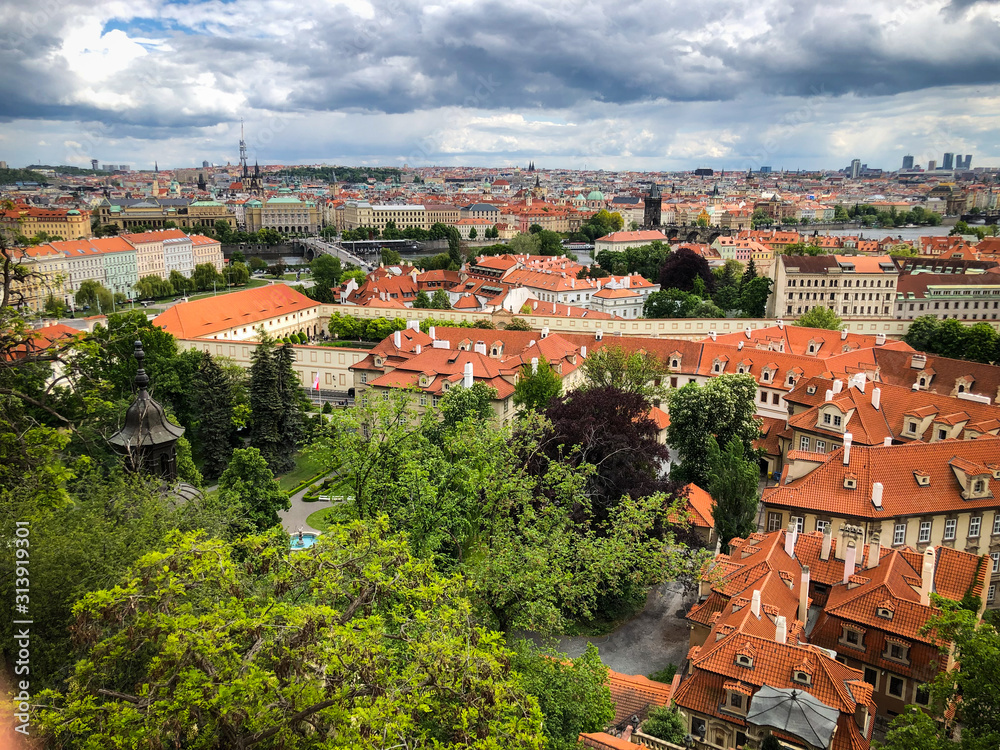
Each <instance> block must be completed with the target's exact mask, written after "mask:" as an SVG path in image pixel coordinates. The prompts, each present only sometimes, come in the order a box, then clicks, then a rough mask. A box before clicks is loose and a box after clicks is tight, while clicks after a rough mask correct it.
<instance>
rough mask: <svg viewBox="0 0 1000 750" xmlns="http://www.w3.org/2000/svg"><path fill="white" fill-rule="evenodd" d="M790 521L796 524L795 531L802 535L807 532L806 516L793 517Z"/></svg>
mask: <svg viewBox="0 0 1000 750" xmlns="http://www.w3.org/2000/svg"><path fill="white" fill-rule="evenodd" d="M788 520H789V521H791V522H792V523H794V524H795V530H796V531H797V532H799V533H800V534H801V533H803V532H804V531H805V527H806V519H805V516H792V517H791V518H789V519H788Z"/></svg>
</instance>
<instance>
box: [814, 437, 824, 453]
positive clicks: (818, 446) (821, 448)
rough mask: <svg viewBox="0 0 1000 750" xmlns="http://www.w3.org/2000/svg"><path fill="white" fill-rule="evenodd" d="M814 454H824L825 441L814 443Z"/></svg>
mask: <svg viewBox="0 0 1000 750" xmlns="http://www.w3.org/2000/svg"><path fill="white" fill-rule="evenodd" d="M816 452H817V453H826V441H825V440H817V441H816Z"/></svg>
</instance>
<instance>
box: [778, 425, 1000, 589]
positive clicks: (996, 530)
mask: <svg viewBox="0 0 1000 750" xmlns="http://www.w3.org/2000/svg"><path fill="white" fill-rule="evenodd" d="M820 442H822V441H820ZM803 450H808V448H803ZM789 521H790V522H791V523H792V524H794V528H795V529H796V530H797V531H798V532H799V533H800V534H802V533H805V517H804V516H791V517H790V518H789ZM919 523H920V526H919V528H918V530H917V542H918V543H920V544H926V543H928V542H930V540H931V528H932V522H931V521H920V522H919ZM982 525H983V517H982V516H973V517H972V518H970V519H969V533H968V537H969V538H970V539H975V538H978V537H979V535H980V533H981V531H982ZM829 527H830V522H829V521H824V520H822V519H819V518H817V519H816V531H819V532H820V533H822V532H824V531H826V530H827V529H828V528H829ZM906 527H907V522H905V521H904V522H903V523H897V524H895V525H894V526H893V530H892V543H893V545H901V544H905V543H906ZM780 529H781V513H780V512H771V511H769V512H768V514H767V530H768V531H778V530H780ZM957 530H958V519H956V518H948V519H945V522H944V537H943V538H944V540H945V541H952V540H954V539H955V533H956V532H957ZM993 534H994V535H1000V513H998V514H997V515H996V517H995V518H994V519H993ZM990 557H991V558H992V560H993V572H994V573H1000V552H993V553H991V554H990Z"/></svg>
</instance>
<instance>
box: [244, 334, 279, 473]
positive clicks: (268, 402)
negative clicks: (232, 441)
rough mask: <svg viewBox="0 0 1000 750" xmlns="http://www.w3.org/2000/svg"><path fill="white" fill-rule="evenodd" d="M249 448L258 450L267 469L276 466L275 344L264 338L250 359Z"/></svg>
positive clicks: (277, 429) (277, 445)
mask: <svg viewBox="0 0 1000 750" xmlns="http://www.w3.org/2000/svg"><path fill="white" fill-rule="evenodd" d="M251 360H252V364H251V365H250V404H251V409H252V410H253V415H252V418H251V421H250V445H252V446H253V447H254V448H257V449H259V450H260V453H261V455H262V456H264V458H265V459H266V460H267V463H268V464H269V465H270V466H272V467H273V466H275V464H276V463H277V462H278V460H279V456H280V453H281V437H282V436H281V422H282V401H281V392H280V390H279V388H278V363H277V361H276V356H275V353H274V341H273V339H271V338H268V337H265V338H263V339H262V340H261V342H260V344H258V346H257V348H256V349H255V350H254V353H253V354H252V355H251Z"/></svg>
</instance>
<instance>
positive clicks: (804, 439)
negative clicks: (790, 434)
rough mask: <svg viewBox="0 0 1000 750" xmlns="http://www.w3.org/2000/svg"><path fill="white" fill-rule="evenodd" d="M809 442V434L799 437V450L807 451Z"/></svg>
mask: <svg viewBox="0 0 1000 750" xmlns="http://www.w3.org/2000/svg"><path fill="white" fill-rule="evenodd" d="M809 442H810V441H809V436H808V435H802V436H801V437H800V438H799V450H800V451H808V450H809Z"/></svg>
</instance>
